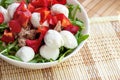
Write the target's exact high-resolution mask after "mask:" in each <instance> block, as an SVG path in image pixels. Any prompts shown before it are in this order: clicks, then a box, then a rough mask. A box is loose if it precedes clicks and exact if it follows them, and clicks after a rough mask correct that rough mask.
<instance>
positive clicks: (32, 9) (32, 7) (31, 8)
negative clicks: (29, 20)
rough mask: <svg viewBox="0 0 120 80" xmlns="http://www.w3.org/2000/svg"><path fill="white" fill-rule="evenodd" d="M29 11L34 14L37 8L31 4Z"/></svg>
mask: <svg viewBox="0 0 120 80" xmlns="http://www.w3.org/2000/svg"><path fill="white" fill-rule="evenodd" d="M28 10H29V11H30V12H31V13H33V12H34V10H35V7H34V6H33V5H32V4H31V3H29V4H28Z"/></svg>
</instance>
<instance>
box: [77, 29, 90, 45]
mask: <svg viewBox="0 0 120 80" xmlns="http://www.w3.org/2000/svg"><path fill="white" fill-rule="evenodd" d="M75 37H76V39H77V42H78V44H80V43H81V42H82V41H84V40H86V39H87V38H88V37H89V35H83V34H81V31H78V32H77V34H76V35H75Z"/></svg>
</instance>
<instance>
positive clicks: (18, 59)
mask: <svg viewBox="0 0 120 80" xmlns="http://www.w3.org/2000/svg"><path fill="white" fill-rule="evenodd" d="M6 56H7V57H8V58H11V59H14V60H17V61H22V59H20V58H19V57H17V56H13V55H6Z"/></svg>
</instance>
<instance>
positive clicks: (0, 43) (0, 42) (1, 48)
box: [0, 41, 5, 51]
mask: <svg viewBox="0 0 120 80" xmlns="http://www.w3.org/2000/svg"><path fill="white" fill-rule="evenodd" d="M3 44H4V43H3V42H2V41H0V51H3V50H4V49H5V47H4V46H3Z"/></svg>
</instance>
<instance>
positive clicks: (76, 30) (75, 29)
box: [63, 25, 80, 35]
mask: <svg viewBox="0 0 120 80" xmlns="http://www.w3.org/2000/svg"><path fill="white" fill-rule="evenodd" d="M63 29H64V30H67V31H70V32H71V33H73V34H74V35H75V34H76V33H77V32H78V30H79V29H80V28H79V27H78V26H74V25H68V26H67V27H64V28H63Z"/></svg>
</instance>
